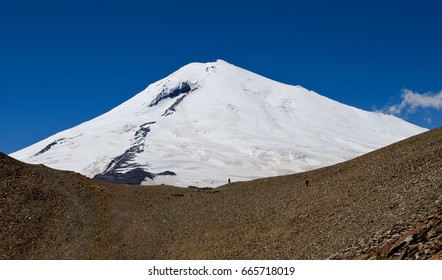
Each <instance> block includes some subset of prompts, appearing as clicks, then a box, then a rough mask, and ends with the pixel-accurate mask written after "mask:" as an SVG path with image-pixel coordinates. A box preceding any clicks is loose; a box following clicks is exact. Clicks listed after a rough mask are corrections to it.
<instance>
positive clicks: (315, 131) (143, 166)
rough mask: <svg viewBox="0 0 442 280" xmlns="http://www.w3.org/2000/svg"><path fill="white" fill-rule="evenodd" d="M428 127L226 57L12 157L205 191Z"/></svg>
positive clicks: (340, 156)
mask: <svg viewBox="0 0 442 280" xmlns="http://www.w3.org/2000/svg"><path fill="white" fill-rule="evenodd" d="M423 131H425V129H423V128H420V127H417V126H415V125H412V124H410V123H407V122H405V121H403V120H400V119H398V118H396V117H393V116H389V115H384V114H380V113H373V112H366V111H362V110H359V109H356V108H354V107H350V106H346V105H344V104H340V103H338V102H336V101H333V100H331V99H328V98H326V97H323V96H321V95H318V94H317V93H315V92H312V91H308V90H306V89H304V88H302V87H300V86H289V85H285V84H281V83H278V82H275V81H272V80H269V79H267V78H264V77H262V76H259V75H257V74H254V73H252V72H249V71H247V70H244V69H241V68H238V67H236V66H234V65H231V64H229V63H227V62H224V61H221V60H219V61H217V62H213V63H204V64H203V63H192V64H189V65H186V66H184V67H182V68H181V69H179V70H178V71H176V72H175V73H173V74H171V75H170V76H168V77H166V78H164V79H162V80H160V81H158V82H156V83H154V84H152V85H150V86H149V87H148V88H147V89H145V90H144V91H142V92H141V93H139V94H137V95H136V96H134V97H133V98H131V99H130V100H128V101H127V102H125V103H123V104H121V105H120V106H118V107H116V108H115V109H113V110H111V111H109V112H108V113H106V114H104V115H102V116H99V117H97V118H95V119H93V120H91V121H88V122H85V123H83V124H80V125H79V126H76V127H74V128H72V129H68V130H66V131H63V132H60V133H57V134H56V135H53V136H51V137H49V138H47V139H45V140H43V141H41V142H39V143H37V144H35V145H32V146H30V147H28V148H25V149H23V150H21V151H18V152H16V153H14V154H12V155H11V156H13V157H14V158H17V159H19V160H23V161H25V162H29V163H43V164H45V165H47V166H50V167H53V168H58V169H64V170H73V171H76V172H79V173H82V174H84V175H86V176H89V177H96V178H97V179H101V180H104V181H111V182H118V183H132V184H139V183H144V184H159V183H166V184H172V185H178V186H183V187H187V186H189V185H192V186H201V187H205V186H219V185H221V184H224V183H225V182H227V179H228V178H230V179H231V180H232V181H242V180H249V179H255V178H259V177H267V176H275V175H284V174H291V173H294V172H301V171H306V170H311V169H314V168H318V167H322V166H327V165H330V164H334V163H337V162H341V161H344V160H348V159H350V158H354V157H356V156H358V155H361V154H363V153H366V152H369V151H372V150H374V149H377V148H380V147H383V146H385V145H388V144H390V143H393V142H396V141H399V140H402V139H404V138H407V137H409V136H412V135H415V134H418V133H421V132H423Z"/></svg>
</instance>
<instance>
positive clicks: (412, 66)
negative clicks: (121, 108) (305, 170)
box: [0, 0, 442, 153]
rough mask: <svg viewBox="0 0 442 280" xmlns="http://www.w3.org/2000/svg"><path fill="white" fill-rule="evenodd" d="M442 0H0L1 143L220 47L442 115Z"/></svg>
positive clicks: (266, 65) (76, 118) (117, 97)
mask: <svg viewBox="0 0 442 280" xmlns="http://www.w3.org/2000/svg"><path fill="white" fill-rule="evenodd" d="M441 13H442V1H436V0H420V1H388V0H384V1H349V0H341V1H339V0H337V1H325V0H323V1H318V0H308V1H280V0H272V1H266V0H263V1H239V0H236V1H230V0H224V1H207V0H206V1H132V0H125V1H109V0H108V1H95V0H89V1H82V0H77V1H9V2H7V1H2V3H1V5H0V94H1V103H0V104H1V111H0V126H1V128H2V132H1V137H0V151H2V152H5V153H11V152H14V151H16V150H18V149H21V148H24V147H26V146H28V145H30V144H33V143H35V142H37V141H39V140H42V139H44V138H46V137H48V136H50V135H52V134H54V133H56V132H59V131H61V130H64V129H67V128H70V127H72V126H75V125H77V124H80V123H81V122H84V121H86V120H89V119H91V118H93V117H96V116H98V115H100V114H102V113H104V112H106V111H108V110H110V109H111V108H113V107H115V106H117V105H119V104H120V103H122V102H123V101H125V100H127V99H129V98H130V97H132V96H133V95H135V94H137V93H138V92H140V91H141V90H143V89H144V88H146V87H147V86H148V85H149V84H150V83H152V82H155V81H157V80H159V79H161V78H163V77H165V76H167V75H168V74H170V73H172V72H173V71H175V70H177V69H178V68H179V67H181V66H183V65H185V64H187V63H190V62H208V61H214V60H216V59H218V58H220V59H224V60H226V61H228V62H230V63H232V64H235V65H237V66H239V67H242V68H245V69H248V70H250V71H253V72H256V73H258V74H261V75H264V76H266V77H269V78H271V79H274V80H277V81H280V82H283V83H287V84H296V85H301V86H304V87H306V88H308V89H310V90H314V91H316V92H318V93H319V94H321V95H324V96H327V97H329V98H332V99H335V100H337V101H339V102H342V103H345V104H348V105H352V106H355V107H358V108H361V109H365V110H370V111H371V110H384V111H389V112H391V113H395V114H397V115H398V116H400V117H402V118H405V119H406V120H408V121H410V122H413V123H415V124H417V125H420V126H424V127H428V128H434V127H438V126H441V125H442V113H441V107H442V93H441V90H442V75H441V74H442V51H441V49H442V31H441V30H442V29H441V28H442V17H441V16H440V15H441Z"/></svg>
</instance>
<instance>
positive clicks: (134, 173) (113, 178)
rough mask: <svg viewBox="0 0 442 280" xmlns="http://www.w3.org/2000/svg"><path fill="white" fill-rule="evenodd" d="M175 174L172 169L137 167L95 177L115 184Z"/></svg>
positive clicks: (133, 183) (138, 181) (135, 183)
mask: <svg viewBox="0 0 442 280" xmlns="http://www.w3.org/2000/svg"><path fill="white" fill-rule="evenodd" d="M173 175H176V174H175V173H174V172H172V171H164V172H161V173H151V172H148V171H145V170H144V169H142V168H135V169H132V170H130V171H128V172H126V173H118V172H105V173H102V174H98V175H96V176H95V177H94V179H95V180H98V181H102V182H108V183H115V184H129V185H140V184H141V183H142V182H143V181H145V180H146V179H147V178H149V179H151V180H153V179H154V178H155V177H156V176H173Z"/></svg>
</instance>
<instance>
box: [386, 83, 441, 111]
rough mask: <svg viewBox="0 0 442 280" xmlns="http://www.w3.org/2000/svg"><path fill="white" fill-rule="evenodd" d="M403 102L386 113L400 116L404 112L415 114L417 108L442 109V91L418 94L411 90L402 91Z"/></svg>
mask: <svg viewBox="0 0 442 280" xmlns="http://www.w3.org/2000/svg"><path fill="white" fill-rule="evenodd" d="M401 96H402V102H401V103H399V104H395V105H392V106H389V107H388V108H387V110H386V113H389V114H393V115H400V114H401V113H402V112H403V111H404V110H405V111H406V113H414V112H415V111H416V109H417V108H423V109H426V108H433V109H437V110H439V109H442V90H441V91H440V92H438V93H430V92H427V93H422V94H421V93H418V92H414V91H412V90H409V89H404V90H403V91H402V95H401Z"/></svg>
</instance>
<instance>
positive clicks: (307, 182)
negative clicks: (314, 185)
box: [305, 179, 310, 187]
mask: <svg viewBox="0 0 442 280" xmlns="http://www.w3.org/2000/svg"><path fill="white" fill-rule="evenodd" d="M309 183H310V181H309V180H308V179H307V180H305V185H306V186H307V187H308V184H309Z"/></svg>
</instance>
